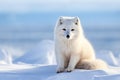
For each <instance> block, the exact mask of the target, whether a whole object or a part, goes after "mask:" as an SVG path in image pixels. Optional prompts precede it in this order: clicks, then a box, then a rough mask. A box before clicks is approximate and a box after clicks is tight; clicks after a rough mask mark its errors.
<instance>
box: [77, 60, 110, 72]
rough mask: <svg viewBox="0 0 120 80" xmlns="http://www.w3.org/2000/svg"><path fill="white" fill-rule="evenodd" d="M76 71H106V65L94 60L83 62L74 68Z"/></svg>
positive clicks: (101, 61)
mask: <svg viewBox="0 0 120 80" xmlns="http://www.w3.org/2000/svg"><path fill="white" fill-rule="evenodd" d="M76 68H77V69H87V70H97V69H100V70H106V69H108V65H107V63H105V62H104V61H103V60H101V59H95V60H83V61H81V62H80V64H78V65H77V66H76Z"/></svg>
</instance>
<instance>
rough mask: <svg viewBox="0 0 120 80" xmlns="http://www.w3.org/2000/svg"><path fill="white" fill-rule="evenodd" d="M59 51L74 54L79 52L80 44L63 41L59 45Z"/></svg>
mask: <svg viewBox="0 0 120 80" xmlns="http://www.w3.org/2000/svg"><path fill="white" fill-rule="evenodd" d="M61 51H62V52H63V53H64V54H66V55H67V54H73V53H74V54H75V53H78V52H80V45H79V43H78V44H77V43H74V42H65V43H63V44H62V46H61Z"/></svg>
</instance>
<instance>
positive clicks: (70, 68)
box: [66, 54, 80, 72]
mask: <svg viewBox="0 0 120 80" xmlns="http://www.w3.org/2000/svg"><path fill="white" fill-rule="evenodd" d="M79 60H80V55H78V54H72V55H71V57H70V61H69V64H68V67H67V69H66V71H67V72H71V71H73V70H74V69H75V66H76V65H77V63H78V62H79Z"/></svg>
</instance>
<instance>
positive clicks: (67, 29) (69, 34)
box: [55, 17, 83, 40]
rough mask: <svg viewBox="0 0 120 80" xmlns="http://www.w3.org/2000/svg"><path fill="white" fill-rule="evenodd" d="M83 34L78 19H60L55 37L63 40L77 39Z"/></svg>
mask: <svg viewBox="0 0 120 80" xmlns="http://www.w3.org/2000/svg"><path fill="white" fill-rule="evenodd" d="M82 34H83V30H82V27H81V23H80V20H79V18H78V17H60V18H59V19H58V21H57V23H56V27H55V37H56V38H61V39H67V40H71V39H76V38H78V37H80V36H81V35H82Z"/></svg>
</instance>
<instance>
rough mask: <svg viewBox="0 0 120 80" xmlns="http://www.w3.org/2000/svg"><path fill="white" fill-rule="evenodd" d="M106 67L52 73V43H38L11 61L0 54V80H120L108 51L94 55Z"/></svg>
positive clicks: (117, 61)
mask: <svg viewBox="0 0 120 80" xmlns="http://www.w3.org/2000/svg"><path fill="white" fill-rule="evenodd" d="M96 56H97V58H101V59H103V60H104V61H106V62H107V63H108V64H109V69H108V70H80V69H75V70H74V71H73V72H63V73H59V74H58V73H56V60H55V55H54V41H51V40H44V41H41V42H40V43H39V44H38V45H37V46H36V47H34V48H33V49H31V50H30V51H28V52H26V53H25V54H23V55H22V56H19V57H17V58H14V57H12V56H11V54H9V52H7V50H6V49H1V50H0V80H120V67H119V66H120V64H119V61H120V60H119V59H117V58H116V57H115V56H114V54H113V53H112V52H111V51H100V52H97V54H96Z"/></svg>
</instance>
